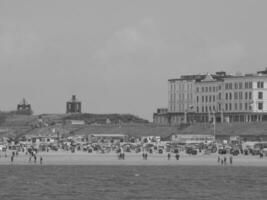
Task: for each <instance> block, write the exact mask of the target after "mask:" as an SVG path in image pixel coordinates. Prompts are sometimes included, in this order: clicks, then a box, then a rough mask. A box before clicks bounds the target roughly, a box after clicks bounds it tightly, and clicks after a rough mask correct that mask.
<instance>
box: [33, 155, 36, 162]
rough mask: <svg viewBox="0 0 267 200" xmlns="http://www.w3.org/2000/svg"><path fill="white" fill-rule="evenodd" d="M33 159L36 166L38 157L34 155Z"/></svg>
mask: <svg viewBox="0 0 267 200" xmlns="http://www.w3.org/2000/svg"><path fill="white" fill-rule="evenodd" d="M33 158H34V163H35V164H36V159H37V157H36V155H34V156H33Z"/></svg>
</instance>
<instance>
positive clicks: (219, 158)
mask: <svg viewBox="0 0 267 200" xmlns="http://www.w3.org/2000/svg"><path fill="white" fill-rule="evenodd" d="M217 162H218V163H220V164H221V165H226V164H227V157H226V156H224V157H223V158H221V157H220V156H218V159H217ZM229 163H230V165H232V164H233V156H230V157H229Z"/></svg>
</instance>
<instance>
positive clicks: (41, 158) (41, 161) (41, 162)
mask: <svg viewBox="0 0 267 200" xmlns="http://www.w3.org/2000/svg"><path fill="white" fill-rule="evenodd" d="M42 164H43V157H42V156H41V157H40V165H42Z"/></svg>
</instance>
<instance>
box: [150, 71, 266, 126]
mask: <svg viewBox="0 0 267 200" xmlns="http://www.w3.org/2000/svg"><path fill="white" fill-rule="evenodd" d="M168 87H169V89H168V90H169V91H168V108H166V109H158V110H157V112H156V113H154V115H153V120H154V123H156V124H164V125H167V124H168V125H179V124H182V123H194V122H211V121H212V120H214V119H216V122H221V123H223V122H229V123H231V122H261V121H267V69H266V70H264V71H259V72H257V73H256V74H246V75H240V76H233V75H227V74H226V73H225V72H216V73H215V74H206V75H184V76H181V77H180V78H178V79H170V80H168Z"/></svg>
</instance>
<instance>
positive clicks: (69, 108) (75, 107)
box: [66, 95, 82, 114]
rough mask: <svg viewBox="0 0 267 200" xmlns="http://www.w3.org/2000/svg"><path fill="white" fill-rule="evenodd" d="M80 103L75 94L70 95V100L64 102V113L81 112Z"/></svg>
mask: <svg viewBox="0 0 267 200" xmlns="http://www.w3.org/2000/svg"><path fill="white" fill-rule="evenodd" d="M81 112H82V103H81V102H80V101H78V100H77V99H76V95H72V98H71V100H70V101H67V103H66V113H72V114H74V113H81Z"/></svg>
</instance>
